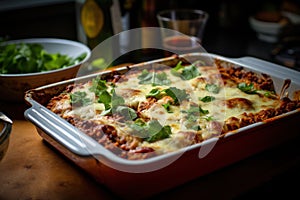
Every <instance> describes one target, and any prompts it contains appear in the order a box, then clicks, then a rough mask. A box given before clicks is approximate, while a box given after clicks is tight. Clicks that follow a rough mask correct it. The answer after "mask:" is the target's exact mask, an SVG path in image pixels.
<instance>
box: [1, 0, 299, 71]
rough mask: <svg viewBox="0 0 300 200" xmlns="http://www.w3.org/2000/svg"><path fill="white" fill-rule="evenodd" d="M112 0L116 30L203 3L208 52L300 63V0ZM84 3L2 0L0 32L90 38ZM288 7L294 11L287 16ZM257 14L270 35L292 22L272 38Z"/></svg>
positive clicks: (8, 36)
mask: <svg viewBox="0 0 300 200" xmlns="http://www.w3.org/2000/svg"><path fill="white" fill-rule="evenodd" d="M100 1H101V0H100ZM107 1H108V0H102V2H107ZM112 2H113V7H114V8H113V9H111V10H110V11H111V12H110V13H111V18H112V23H113V24H114V33H118V32H120V31H122V30H129V29H132V28H138V27H148V26H158V23H157V19H156V13H157V12H158V11H160V10H162V9H167V8H193V9H201V10H205V11H207V12H208V13H209V15H210V17H209V20H208V23H207V26H206V29H205V32H204V37H203V43H202V45H203V47H204V49H206V51H207V52H209V53H215V54H219V55H222V56H226V57H232V58H236V57H243V56H253V57H257V58H261V59H264V60H267V61H271V62H274V63H279V64H282V65H285V66H287V67H291V68H295V69H299V68H300V53H299V52H300V29H299V24H300V20H299V18H300V17H299V16H300V0H251V1H250V0H247V1H240V0H207V1H205V0H202V1H197V0H184V1H182V0H169V1H162V0H112ZM83 3H84V0H27V1H24V0H0V27H1V28H0V37H1V39H2V40H6V39H10V40H11V39H20V38H32V37H56V38H64V39H70V40H77V41H82V42H85V41H84V38H83V36H82V34H83V33H82V30H81V28H80V18H79V17H78V16H79V13H80V9H81V6H82V4H83ZM282 13H287V14H288V15H289V16H292V17H291V18H286V15H284V16H283V15H282ZM251 17H255V18H256V19H259V20H261V21H263V22H271V25H270V26H265V25H263V27H262V28H266V29H268V28H269V29H270V32H271V33H268V34H267V36H270V34H271V35H272V31H273V30H271V29H278V27H277V26H276V23H277V24H278V26H280V28H281V25H282V24H283V23H284V24H288V25H287V26H284V29H283V28H282V29H281V30H280V34H279V35H276V36H275V37H273V36H272V37H273V38H271V39H270V38H258V37H257V32H256V31H255V27H253V26H255V24H254V25H253V24H251V23H250V18H251ZM274 24H275V27H274ZM260 28H261V27H260ZM274 31H275V32H276V30H274ZM150 58H151V59H152V58H153V57H151V56H150V57H149V59H150ZM144 59H147V57H145V58H144ZM124 62H133V61H131V60H124Z"/></svg>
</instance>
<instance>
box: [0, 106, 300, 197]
mask: <svg viewBox="0 0 300 200" xmlns="http://www.w3.org/2000/svg"><path fill="white" fill-rule="evenodd" d="M19 107H20V106H19ZM15 108H18V106H15ZM22 112H23V110H20V109H19V115H18V116H17V115H16V116H15V119H13V122H14V123H13V128H12V133H11V137H10V145H9V148H8V151H7V154H6V155H5V157H4V159H3V160H2V161H1V162H0V185H1V187H0V199H3V200H15V199H40V200H44V199H57V200H59V199H73V200H76V199H89V200H93V199H116V196H115V195H114V194H113V193H112V192H111V191H109V190H107V189H106V188H105V187H104V186H103V185H101V184H99V183H98V182H96V181H95V180H94V179H93V178H92V177H90V176H89V175H88V174H86V173H85V172H84V171H82V170H81V169H80V168H79V167H77V166H76V165H74V164H73V163H71V162H70V161H69V160H67V159H66V158H65V157H63V156H62V155H61V154H60V153H59V152H57V151H56V150H55V149H54V148H52V146H50V145H48V144H47V143H46V142H44V141H43V140H42V138H41V137H40V136H39V135H38V133H37V131H36V129H35V126H34V125H33V124H31V123H30V122H28V121H26V120H25V119H24V118H23V119H22ZM299 142H300V137H297V138H296V139H295V140H293V141H287V142H285V143H283V144H282V145H281V146H278V147H274V148H272V149H269V150H266V151H264V152H261V153H259V154H257V155H254V156H251V157H249V158H247V159H244V160H242V161H239V162H237V163H235V164H232V165H230V166H227V167H225V168H223V169H220V170H218V171H215V172H213V173H211V174H209V175H205V176H202V177H199V178H197V179H196V180H194V181H191V182H189V183H187V184H184V185H181V186H178V187H177V188H174V189H172V190H169V191H166V192H164V193H162V194H158V195H157V196H155V197H152V198H153V199H154V198H155V199H174V198H176V199H178V198H189V197H194V196H195V195H197V196H201V198H205V199H216V198H217V199H220V198H222V199H232V198H235V199H244V198H254V197H257V196H258V195H259V196H260V197H268V198H270V197H280V196H282V197H285V198H286V197H288V196H289V195H299V193H298V192H297V187H298V186H297V184H296V185H293V184H292V183H291V181H293V182H296V183H297V181H298V180H299V178H300V174H299V169H300V150H299ZM150 199H151V198H150Z"/></svg>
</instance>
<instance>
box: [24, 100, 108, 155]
mask: <svg viewBox="0 0 300 200" xmlns="http://www.w3.org/2000/svg"><path fill="white" fill-rule="evenodd" d="M30 103H31V105H32V107H31V108H29V109H27V110H26V111H25V112H24V116H25V118H26V119H27V120H28V121H30V122H32V123H33V124H34V125H35V126H36V127H37V128H39V129H41V130H42V131H44V132H45V133H47V135H49V136H50V137H52V138H53V139H54V140H56V141H57V142H59V143H60V144H61V145H63V146H65V147H66V148H67V149H69V150H70V151H72V152H73V153H75V154H77V155H80V156H91V155H95V154H98V155H101V154H102V155H103V154H105V152H106V151H105V149H103V150H101V149H100V147H99V145H98V143H97V142H96V141H95V140H94V139H92V138H91V137H89V136H87V135H85V134H83V133H82V132H80V131H79V130H78V129H77V128H76V127H75V126H73V125H71V124H70V123H68V122H66V121H65V120H64V119H62V118H59V117H57V115H56V114H55V113H52V112H51V111H50V110H48V109H47V108H45V107H44V106H42V105H40V104H39V103H37V102H35V101H31V102H30Z"/></svg>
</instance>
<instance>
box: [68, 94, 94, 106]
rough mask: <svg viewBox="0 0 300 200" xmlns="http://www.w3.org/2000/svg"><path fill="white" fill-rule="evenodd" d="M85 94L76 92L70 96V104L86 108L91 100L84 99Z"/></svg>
mask: <svg viewBox="0 0 300 200" xmlns="http://www.w3.org/2000/svg"><path fill="white" fill-rule="evenodd" d="M86 95H87V94H86V92H81V91H77V92H74V93H71V94H70V100H71V103H72V104H73V105H75V106H86V105H89V104H91V103H92V100H91V99H89V98H87V97H86Z"/></svg>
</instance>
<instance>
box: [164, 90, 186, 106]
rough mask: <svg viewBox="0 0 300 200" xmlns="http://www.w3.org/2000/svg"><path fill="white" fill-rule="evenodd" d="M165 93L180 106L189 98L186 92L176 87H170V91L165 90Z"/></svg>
mask: <svg viewBox="0 0 300 200" xmlns="http://www.w3.org/2000/svg"><path fill="white" fill-rule="evenodd" d="M164 91H165V93H166V94H167V95H168V96H170V97H172V98H173V99H174V103H175V104H179V103H180V102H182V101H183V100H186V99H187V98H188V97H189V95H188V94H187V93H186V91H185V90H181V89H178V88H176V87H170V88H168V89H165V90H164Z"/></svg>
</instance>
